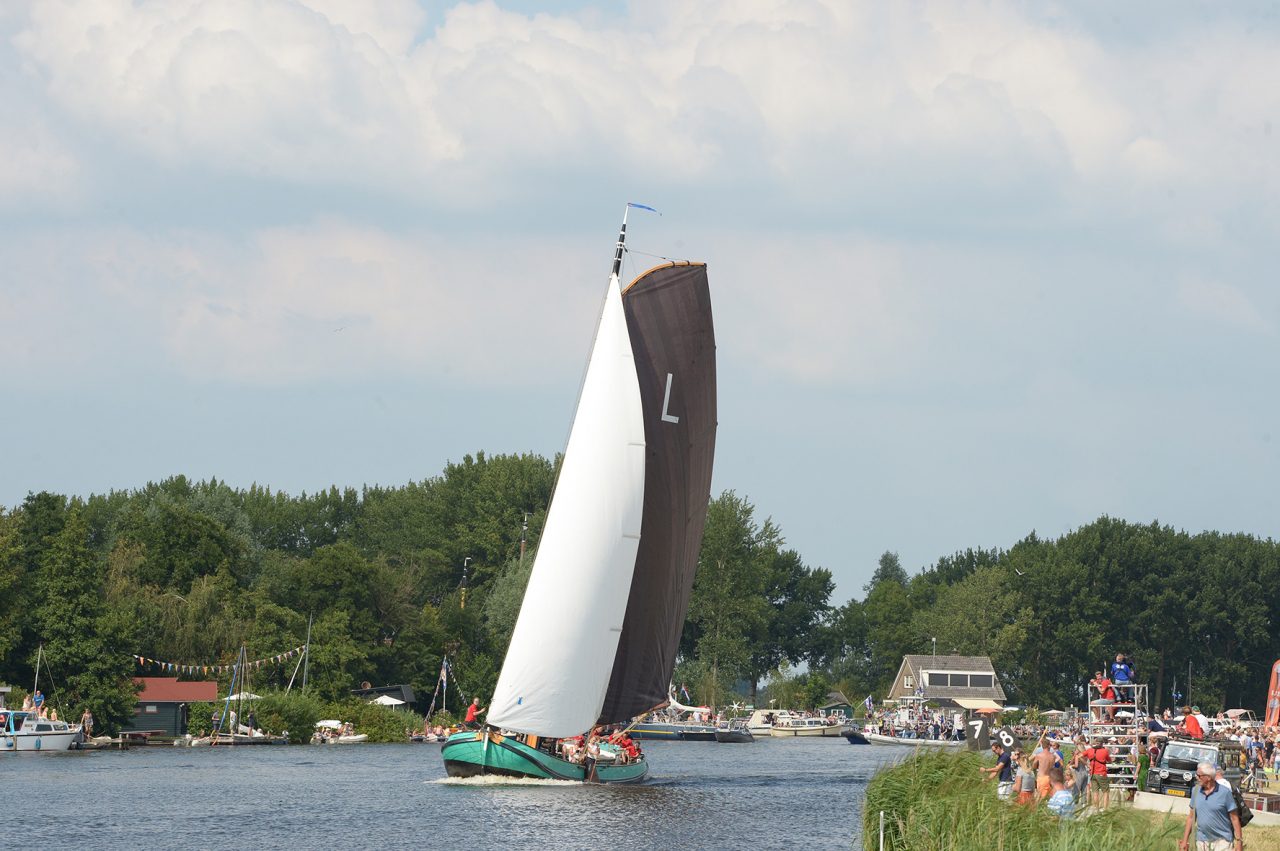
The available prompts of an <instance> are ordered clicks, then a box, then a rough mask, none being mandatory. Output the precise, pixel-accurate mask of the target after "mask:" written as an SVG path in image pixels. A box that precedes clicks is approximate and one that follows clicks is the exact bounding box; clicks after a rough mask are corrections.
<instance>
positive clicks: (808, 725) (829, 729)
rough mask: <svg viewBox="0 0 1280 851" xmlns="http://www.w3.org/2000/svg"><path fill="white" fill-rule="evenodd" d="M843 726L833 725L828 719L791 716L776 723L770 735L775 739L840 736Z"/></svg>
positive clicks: (838, 723)
mask: <svg viewBox="0 0 1280 851" xmlns="http://www.w3.org/2000/svg"><path fill="white" fill-rule="evenodd" d="M841 726H843V725H841V724H840V722H839V721H837V722H835V723H834V724H832V723H831V722H829V721H827V719H826V718H804V717H802V716H799V715H789V716H785V717H782V718H778V719H777V720H776V721H774V722H773V728H772V729H771V730H770V731H769V735H771V736H773V737H774V738H787V737H788V736H839V735H840V728H841Z"/></svg>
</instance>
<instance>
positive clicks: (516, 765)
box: [441, 730, 649, 783]
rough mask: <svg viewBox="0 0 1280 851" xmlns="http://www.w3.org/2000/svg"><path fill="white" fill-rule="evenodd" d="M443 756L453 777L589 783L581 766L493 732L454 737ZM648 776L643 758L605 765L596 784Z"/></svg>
mask: <svg viewBox="0 0 1280 851" xmlns="http://www.w3.org/2000/svg"><path fill="white" fill-rule="evenodd" d="M486 739H487V741H486ZM441 753H442V755H443V756H444V768H445V771H447V772H448V774H449V776H450V777H476V776H479V775H487V774H494V775H498V776H503V777H529V778H534V779H538V780H575V781H578V782H583V781H585V780H586V770H585V769H584V768H583V767H582V766H581V765H578V764H577V763H573V762H568V761H566V760H563V759H560V758H558V757H554V756H552V755H551V754H549V753H546V752H545V751H540V750H537V749H536V748H531V747H529V746H528V745H526V744H523V743H521V742H518V741H516V740H515V739H513V738H510V737H508V736H502V735H499V734H497V733H493V732H489V733H487V734H486V733H483V732H473V731H470V730H468V731H465V732H461V733H454V734H453V735H452V736H450V737H449V740H448V741H447V742H445V743H444V748H443V749H442V751H441ZM648 773H649V766H648V765H647V764H646V763H645V761H644V759H643V758H642V759H639V760H637V761H635V762H629V763H627V764H626V765H608V764H603V763H602V764H600V765H597V767H596V777H595V782H599V783H638V782H640V781H641V780H643V779H644V778H645V775H646V774H648Z"/></svg>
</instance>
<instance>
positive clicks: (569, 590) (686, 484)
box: [442, 204, 716, 783]
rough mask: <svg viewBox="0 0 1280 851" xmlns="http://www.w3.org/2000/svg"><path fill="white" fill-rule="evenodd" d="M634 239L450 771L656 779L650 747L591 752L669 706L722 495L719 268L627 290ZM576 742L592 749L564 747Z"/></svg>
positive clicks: (454, 742) (675, 272) (671, 273)
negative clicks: (517, 596) (710, 513)
mask: <svg viewBox="0 0 1280 851" xmlns="http://www.w3.org/2000/svg"><path fill="white" fill-rule="evenodd" d="M640 206H642V205H637V204H628V205H627V208H628V210H629V209H630V208H632V207H640ZM645 209H649V208H645ZM626 234H627V219H626V212H625V211H624V213H623V219H622V228H621V230H620V231H619V234H618V241H617V245H616V250H615V253H614V258H613V271H612V273H611V274H610V276H609V284H608V287H607V289H606V291H605V299H604V306H603V309H602V310H601V314H600V318H599V323H598V325H597V327H596V335H595V342H594V344H593V346H592V351H591V356H590V360H589V361H588V365H587V372H586V377H585V378H584V380H583V383H582V389H581V395H580V396H579V399H578V407H577V411H576V413H575V415H574V420H573V427H572V429H571V430H570V434H569V442H568V444H567V446H566V448H565V452H564V460H563V463H562V464H561V470H560V476H559V479H558V481H557V483H556V489H555V492H554V495H553V497H552V500H551V506H550V508H549V510H548V513H547V521H546V525H545V527H544V529H543V533H542V541H541V543H540V545H539V547H538V554H537V557H536V558H535V560H534V565H533V571H532V573H531V575H530V577H529V584H528V587H527V588H526V590H525V595H524V601H523V603H522V604H521V607H520V615H519V617H518V618H517V619H516V626H515V629H514V631H513V632H512V636H511V644H510V646H509V648H508V650H507V655H506V658H505V660H504V661H503V665H502V671H501V673H500V674H499V676H498V684H497V687H496V688H495V690H494V694H493V698H492V701H491V703H490V707H489V713H488V716H487V724H486V725H485V727H484V728H483V729H480V730H475V731H472V730H468V731H463V732H459V733H455V734H454V735H452V736H451V737H450V738H449V740H448V741H447V742H446V743H445V745H444V747H443V749H442V754H443V757H444V764H445V769H446V771H447V772H448V773H449V775H450V776H453V777H470V776H474V775H480V774H497V775H507V776H513V777H531V778H543V779H558V780H578V781H583V780H589V781H599V782H602V783H611V782H617V783H626V782H636V781H639V780H643V779H644V777H645V775H646V774H647V773H648V765H647V763H646V762H645V760H644V758H643V755H639V756H638V757H626V756H625V755H624V754H621V753H618V752H616V751H612V750H611V749H609V748H608V747H607V745H606V746H600V747H595V748H594V749H593V744H592V741H591V737H590V736H591V733H592V731H593V730H595V729H596V728H598V727H600V726H602V725H611V724H625V723H626V722H628V721H630V720H631V719H633V718H635V717H637V716H640V715H643V714H644V713H647V712H649V711H650V710H652V709H655V708H658V707H660V706H662V705H664V704H665V703H666V701H667V684H668V681H669V680H670V677H671V673H672V670H673V669H674V667H675V661H676V652H677V649H678V646H679V643H680V632H681V629H682V628H683V626H684V619H685V614H686V612H687V610H688V606H689V595H690V592H691V591H692V588H693V576H694V572H695V571H696V569H697V562H698V552H699V549H700V547H701V544H702V531H703V526H704V524H705V522H706V515H707V503H708V501H709V500H710V496H711V466H712V460H713V456H714V454H715V433H716V369H715V336H714V332H713V328H712V322H711V295H710V290H709V288H708V284H707V269H706V266H705V265H704V264H702V263H693V262H687V261H677V262H669V263H664V264H662V265H660V266H656V267H654V268H652V269H650V270H648V271H647V272H645V273H644V274H642V275H640V276H639V277H638V278H636V279H635V280H634V281H632V282H631V283H630V284H629V285H627V286H626V287H622V286H621V284H620V281H619V277H618V276H619V273H620V272H621V268H622V257H623V252H624V250H625V243H626ZM577 736H585V737H587V738H586V740H585V742H584V743H583V746H581V747H577V748H575V747H572V743H571V742H570V743H569V744H570V747H568V748H566V747H565V744H566V740H570V739H572V738H573V737H577Z"/></svg>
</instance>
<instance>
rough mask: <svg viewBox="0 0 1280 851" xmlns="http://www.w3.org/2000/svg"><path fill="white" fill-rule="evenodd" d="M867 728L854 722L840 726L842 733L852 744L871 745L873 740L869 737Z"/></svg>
mask: <svg viewBox="0 0 1280 851" xmlns="http://www.w3.org/2000/svg"><path fill="white" fill-rule="evenodd" d="M867 732H868V731H867V730H865V729H863V728H862V727H858V726H856V725H854V724H846V725H845V726H843V727H841V728H840V735H842V736H844V737H845V738H846V739H848V740H849V744H851V745H869V744H871V741H870V740H869V739H868V738H867Z"/></svg>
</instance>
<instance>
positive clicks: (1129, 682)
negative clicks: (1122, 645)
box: [1111, 653, 1137, 711]
mask: <svg viewBox="0 0 1280 851" xmlns="http://www.w3.org/2000/svg"><path fill="white" fill-rule="evenodd" d="M1111 683H1112V685H1114V686H1115V689H1116V695H1117V697H1116V699H1117V700H1118V701H1119V702H1121V703H1133V704H1135V711H1136V708H1137V707H1136V704H1137V700H1136V695H1135V690H1134V680H1133V663H1132V662H1130V661H1129V657H1127V656H1125V655H1124V654H1123V653H1117V654H1116V660H1115V661H1114V662H1112V663H1111Z"/></svg>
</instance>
